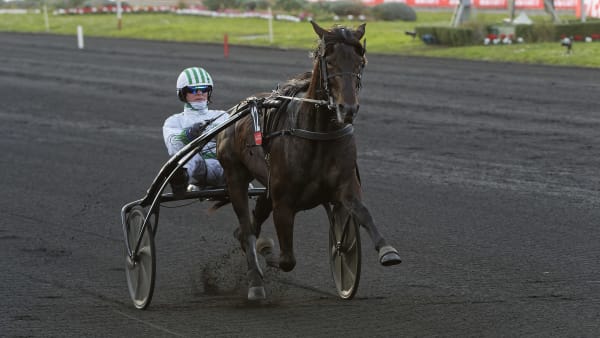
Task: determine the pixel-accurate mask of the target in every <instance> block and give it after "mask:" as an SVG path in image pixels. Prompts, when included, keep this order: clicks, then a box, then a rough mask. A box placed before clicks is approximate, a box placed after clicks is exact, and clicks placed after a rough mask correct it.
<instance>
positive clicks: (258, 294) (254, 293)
mask: <svg viewBox="0 0 600 338" xmlns="http://www.w3.org/2000/svg"><path fill="white" fill-rule="evenodd" d="M265 298H267V295H266V293H265V288H264V287H263V286H251V287H249V288H248V300H262V299H265Z"/></svg>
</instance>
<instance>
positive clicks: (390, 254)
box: [350, 199, 402, 266]
mask: <svg viewBox="0 0 600 338" xmlns="http://www.w3.org/2000/svg"><path fill="white" fill-rule="evenodd" d="M350 210H351V211H352V213H353V214H354V217H355V218H356V220H357V221H358V223H359V224H360V225H362V226H363V227H364V228H365V229H366V230H367V232H368V233H369V236H370V237H371V240H372V241H373V243H374V244H375V250H376V251H377V252H378V253H379V263H381V265H385V266H389V265H395V264H400V263H402V260H401V259H400V255H399V254H398V250H396V249H395V248H394V247H393V246H391V245H389V244H387V242H386V241H385V239H384V238H383V237H382V236H381V234H380V233H379V230H378V229H377V227H376V226H375V222H374V221H373V217H371V213H370V212H369V210H368V209H367V207H366V206H365V205H364V204H363V203H362V201H361V200H359V199H354V200H353V201H352V203H351V205H350Z"/></svg>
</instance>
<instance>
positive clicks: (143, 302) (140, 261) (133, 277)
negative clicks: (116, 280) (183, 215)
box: [125, 206, 156, 310]
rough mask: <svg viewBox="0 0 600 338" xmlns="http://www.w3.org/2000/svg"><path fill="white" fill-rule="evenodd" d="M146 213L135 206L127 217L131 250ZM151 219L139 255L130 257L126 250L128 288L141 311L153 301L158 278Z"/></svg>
mask: <svg viewBox="0 0 600 338" xmlns="http://www.w3.org/2000/svg"><path fill="white" fill-rule="evenodd" d="M145 217H146V212H145V210H144V208H142V207H140V206H135V207H133V208H132V209H131V211H130V212H129V215H127V221H126V224H125V225H126V231H127V237H128V240H129V247H130V248H131V250H134V249H135V246H136V244H137V241H138V238H139V232H140V229H141V227H142V224H143V223H144V219H145ZM153 220H156V218H155V217H150V219H149V222H148V225H147V226H146V230H145V231H144V233H143V234H142V241H141V242H140V247H139V249H138V251H137V254H134V257H133V258H131V257H129V254H128V253H127V248H125V275H126V276H127V287H128V289H129V296H130V297H131V300H132V301H133V305H134V306H135V307H136V308H138V309H140V310H143V309H146V308H147V307H148V305H150V302H151V301H152V294H153V293H154V279H155V276H156V256H155V249H154V231H153V229H154V226H155V224H152V221H153Z"/></svg>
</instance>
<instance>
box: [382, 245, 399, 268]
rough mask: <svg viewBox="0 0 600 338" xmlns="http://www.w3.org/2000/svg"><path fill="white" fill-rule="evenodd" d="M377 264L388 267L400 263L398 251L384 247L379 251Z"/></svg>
mask: <svg viewBox="0 0 600 338" xmlns="http://www.w3.org/2000/svg"><path fill="white" fill-rule="evenodd" d="M379 263H381V265H383V266H390V265H396V264H400V263H402V260H401V259H400V255H399V254H398V251H397V250H396V249H394V247H393V246H391V245H386V246H384V247H382V248H381V249H379Z"/></svg>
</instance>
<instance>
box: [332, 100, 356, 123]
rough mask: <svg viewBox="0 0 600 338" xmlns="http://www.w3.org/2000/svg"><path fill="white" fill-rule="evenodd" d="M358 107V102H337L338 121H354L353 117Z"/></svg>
mask: <svg viewBox="0 0 600 338" xmlns="http://www.w3.org/2000/svg"><path fill="white" fill-rule="evenodd" d="M358 108H359V105H358V104H338V106H337V115H338V121H339V122H343V123H352V122H354V117H355V116H356V114H358Z"/></svg>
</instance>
